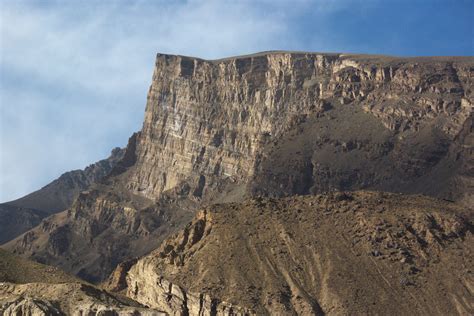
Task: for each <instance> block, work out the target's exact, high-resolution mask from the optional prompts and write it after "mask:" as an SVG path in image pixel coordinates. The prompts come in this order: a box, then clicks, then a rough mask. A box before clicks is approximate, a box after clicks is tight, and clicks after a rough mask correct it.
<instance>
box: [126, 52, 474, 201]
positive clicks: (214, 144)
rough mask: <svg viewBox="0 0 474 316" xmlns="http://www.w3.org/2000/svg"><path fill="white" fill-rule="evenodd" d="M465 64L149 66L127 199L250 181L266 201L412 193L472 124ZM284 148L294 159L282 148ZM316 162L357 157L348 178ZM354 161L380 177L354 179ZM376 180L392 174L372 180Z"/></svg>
mask: <svg viewBox="0 0 474 316" xmlns="http://www.w3.org/2000/svg"><path fill="white" fill-rule="evenodd" d="M473 64H474V62H473V59H472V58H418V59H400V58H391V57H377V56H356V55H341V54H329V55H328V54H305V53H284V52H282V53H268V54H257V55H252V56H243V57H237V58H229V59H224V60H217V61H205V60H200V59H196V58H189V57H182V56H169V55H161V54H159V55H158V56H157V60H156V65H155V70H154V74H153V81H152V84H151V87H150V91H149V94H148V102H147V107H146V112H145V121H144V125H143V129H142V132H141V136H140V137H139V139H138V143H137V163H136V169H135V170H134V172H133V173H132V174H131V176H130V178H129V181H128V187H129V188H130V189H131V190H133V191H134V192H137V193H139V194H141V195H144V196H146V197H149V198H157V197H159V196H160V194H161V193H162V192H164V191H166V190H170V189H172V188H176V187H177V186H184V188H185V192H186V193H189V194H190V195H192V196H196V197H203V196H206V192H207V193H210V192H213V191H215V190H214V189H215V188H216V187H219V184H222V183H223V181H224V179H227V180H230V181H231V182H236V183H244V184H247V183H249V182H251V181H252V180H254V179H255V178H257V180H258V181H257V182H258V183H259V185H258V186H259V187H261V186H270V187H275V186H276V188H274V189H272V192H264V193H267V194H268V193H270V194H276V195H281V194H292V193H305V191H306V192H307V191H308V190H309V188H310V187H311V186H313V185H314V184H316V186H315V188H314V189H313V191H319V192H320V191H327V190H328V189H356V188H360V187H374V188H379V187H380V188H385V189H390V190H395V191H413V190H415V191H419V192H424V189H423V188H421V187H422V185H418V186H416V185H415V184H413V183H415V182H416V181H417V180H418V178H420V177H423V176H425V175H427V174H429V173H430V172H432V169H433V167H434V166H435V165H436V164H437V163H438V162H440V161H441V160H442V159H443V158H444V157H445V156H446V155H447V153H448V151H449V148H450V143H451V142H452V140H453V139H454V138H455V137H456V136H457V135H458V134H459V133H460V131H461V130H462V129H463V125H464V124H466V122H467V121H468V119H469V116H470V115H472V104H473V102H474V99H473V90H472V80H473V79H472V76H473ZM308 121H309V122H311V123H310V124H308V123H307V122H308ZM316 128H320V129H321V130H318V131H316V133H315V129H316ZM465 128H468V129H470V127H465ZM325 129H326V130H325ZM292 133H293V134H292ZM295 134H296V135H295ZM313 134H316V135H313ZM325 134H328V137H325ZM338 134H339V135H338ZM290 136H291V138H292V139H288V138H289V137H290ZM295 139H297V140H303V142H304V143H303V144H302V145H303V146H304V148H303V147H302V148H295V147H296V146H293V148H291V145H290V144H288V142H290V143H294V141H295ZM420 143H422V146H418V145H419V144H420ZM471 145H472V144H471ZM328 146H329V147H331V148H330V149H328V148H326V147H328ZM275 147H276V149H275ZM278 147H283V148H280V150H278V149H279V148H278ZM407 147H409V150H408V151H405V148H407ZM325 150H326V151H338V152H340V153H339V154H340V157H338V159H337V160H339V161H344V160H353V158H354V157H350V156H351V155H352V154H354V153H349V154H347V152H350V151H353V150H354V151H355V152H356V155H358V156H361V157H357V159H355V166H353V167H352V169H350V168H341V166H335V165H333V164H332V163H330V162H327V161H325V158H326V157H319V156H318V154H319V153H320V152H323V151H325ZM301 152H305V153H304V154H301ZM281 155H292V156H294V157H295V160H297V161H296V162H295V163H294V164H293V165H292V162H291V160H284V162H283V164H285V165H286V167H287V168H284V170H283V171H282V172H281V173H282V174H283V175H281V174H279V173H280V172H279V170H276V174H274V173H275V172H274V171H272V170H269V169H271V167H272V166H273V165H275V161H276V163H277V164H278V163H279V162H282V161H283V159H281V158H280V156H281ZM413 155H414V156H413ZM466 155H471V157H472V149H471V150H470V152H469V153H466ZM326 156H327V155H326ZM387 157H388V158H387ZM364 159H365V160H369V161H370V163H373V164H374V165H376V164H377V163H379V164H383V165H384V166H383V168H382V167H380V166H377V167H372V170H370V172H365V171H364V170H360V169H364V166H363V163H361V162H360V160H364ZM278 160H280V161H278ZM329 160H334V159H333V158H332V157H331V159H329ZM288 163H289V164H290V165H288ZM268 164H270V166H267V165H268ZM318 164H319V165H318ZM288 167H289V168H288ZM387 168H389V169H390V168H391V169H393V170H394V171H393V172H385V173H384V171H383V170H380V169H387ZM288 169H293V170H296V169H302V170H301V171H300V172H298V174H297V175H294V177H293V178H299V179H300V180H299V181H303V182H306V183H293V182H295V181H294V180H293V179H289V175H288ZM346 169H347V170H346ZM410 169H411V170H410ZM272 173H273V174H272ZM358 174H360V175H358ZM281 177H283V178H285V179H280V178H281ZM429 177H430V175H428V178H429ZM330 178H332V179H333V180H330ZM334 178H336V181H334ZM357 178H362V180H361V179H357ZM301 179H302V180H301ZM275 180H276V181H275ZM296 181H298V180H296ZM305 186H306V187H305ZM410 186H411V187H412V188H411V190H410V189H408V190H407V187H410ZM459 190H462V188H460V189H459ZM298 191H301V192H298ZM438 191H439V192H436V193H434V194H438V193H439V195H443V194H444V195H445V196H444V197H449V198H453V196H452V195H456V194H457V193H458V192H455V193H453V194H451V193H449V192H448V193H447V192H444V191H446V190H445V188H440V189H439V190H438ZM424 193H432V192H424ZM432 194H433V193H432ZM462 194H463V193H460V194H458V195H461V196H462ZM458 197H459V196H455V197H454V198H458Z"/></svg>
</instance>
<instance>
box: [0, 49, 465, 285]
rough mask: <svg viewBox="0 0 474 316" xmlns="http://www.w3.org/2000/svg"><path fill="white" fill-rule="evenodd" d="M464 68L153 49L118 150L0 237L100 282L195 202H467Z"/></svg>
mask: <svg viewBox="0 0 474 316" xmlns="http://www.w3.org/2000/svg"><path fill="white" fill-rule="evenodd" d="M473 73H474V58H472V57H442V58H441V57H440V58H434V57H433V58H392V57H383V56H362V55H360V56H359V55H342V54H317V53H314V54H313V53H287V52H271V53H261V54H256V55H249V56H242V57H235V58H228V59H223V60H215V61H206V60H201V59H197V58H191V57H183V56H170V55H161V54H159V55H158V56H157V59H156V65H155V69H154V74H153V80H152V84H151V87H150V91H149V94H148V101H147V106H146V111H145V120H144V124H143V128H142V130H141V131H140V132H139V133H137V134H135V135H133V136H132V137H131V139H130V141H129V144H128V146H127V150H126V152H125V153H124V154H123V158H122V159H121V160H120V161H119V162H117V163H116V164H115V167H114V168H113V169H112V170H111V171H110V173H109V175H108V176H107V177H105V178H104V179H103V181H101V183H100V184H97V185H95V186H92V187H90V188H89V190H88V191H87V192H83V193H82V194H81V195H80V196H79V197H78V198H77V200H76V202H75V203H74V204H73V205H72V206H71V207H70V208H69V209H68V210H66V211H64V212H62V213H59V214H56V215H54V216H52V217H49V218H48V219H46V220H44V221H43V222H42V223H41V224H40V225H38V226H37V227H36V228H34V229H32V230H30V231H28V232H26V233H25V234H23V235H22V236H19V237H18V238H16V239H15V240H13V241H11V242H9V243H8V244H6V245H4V246H5V247H6V248H8V249H10V250H12V251H14V252H16V253H18V254H21V255H23V256H26V257H32V258H35V259H36V260H40V261H41V262H45V263H50V264H55V265H58V266H60V267H62V268H63V269H65V270H67V271H68V272H72V273H75V274H78V275H80V276H82V277H84V278H87V279H88V280H92V281H100V280H103V279H104V278H105V277H106V276H107V275H108V274H109V273H110V272H111V271H112V269H113V267H114V266H115V265H116V264H118V263H119V262H121V261H123V260H127V259H130V258H132V257H135V256H141V255H143V254H144V253H146V252H148V251H150V250H152V249H154V247H156V246H158V244H159V243H160V242H161V241H162V240H163V239H164V238H165V237H166V236H168V234H170V233H171V232H173V231H175V230H176V229H178V228H180V227H182V226H184V225H185V224H186V222H187V221H188V220H189V219H190V218H191V217H192V215H193V213H194V211H195V210H196V209H197V208H198V207H199V206H200V205H206V204H211V203H216V202H229V201H242V200H243V199H244V198H245V197H248V196H258V195H264V196H271V197H280V196H287V195H294V194H312V193H320V192H328V191H334V190H357V189H361V188H367V189H375V190H384V191H395V192H405V193H424V194H429V195H433V196H437V197H441V198H446V199H450V200H455V201H458V202H460V203H465V204H466V205H468V206H472V203H470V202H472V197H473V192H474V189H473V185H474V184H473V167H474V166H473V161H474V159H473V151H472V148H473V145H474V143H473V141H474V140H473V137H472V116H473V114H472V104H473V103H474V94H473V83H472V80H473Z"/></svg>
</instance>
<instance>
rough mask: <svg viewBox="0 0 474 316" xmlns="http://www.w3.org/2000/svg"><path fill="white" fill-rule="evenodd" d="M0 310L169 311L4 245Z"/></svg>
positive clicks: (9, 312)
mask: <svg viewBox="0 0 474 316" xmlns="http://www.w3.org/2000/svg"><path fill="white" fill-rule="evenodd" d="M0 313H1V314H2V315H5V316H10V315H11V316H13V315H32V316H36V315H38V316H39V315H44V316H46V315H118V314H120V315H137V316H139V315H165V314H164V313H162V312H159V311H158V310H155V309H149V308H146V307H144V306H142V305H140V304H139V303H137V302H134V301H133V300H130V299H128V298H125V297H121V296H117V295H115V294H110V293H108V292H106V291H104V290H101V289H99V288H97V287H94V286H93V285H91V284H87V283H85V282H84V281H81V280H79V279H77V278H75V277H73V276H71V275H68V274H66V273H64V272H63V271H61V270H59V269H57V268H55V267H50V266H45V265H42V264H39V263H36V262H31V261H28V260H25V259H22V258H18V257H16V256H14V255H12V254H10V253H8V252H6V251H4V250H1V249H0Z"/></svg>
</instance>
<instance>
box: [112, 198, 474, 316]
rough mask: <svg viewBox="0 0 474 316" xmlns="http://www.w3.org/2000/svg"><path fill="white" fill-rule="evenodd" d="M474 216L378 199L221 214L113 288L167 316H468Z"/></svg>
mask: <svg viewBox="0 0 474 316" xmlns="http://www.w3.org/2000/svg"><path fill="white" fill-rule="evenodd" d="M472 215H473V212H472V210H471V211H468V210H466V209H462V208H459V207H458V206H455V205H454V204H453V203H449V202H442V201H439V200H435V199H430V198H426V197H422V196H409V195H401V194H388V193H379V192H354V193H333V194H326V195H316V196H294V197H288V198H283V199H274V198H256V199H252V200H248V201H246V202H244V203H241V204H238V203H231V204H219V205H214V206H210V207H208V208H206V209H204V210H202V211H200V212H199V213H198V214H197V215H196V217H195V219H194V220H193V221H192V222H191V223H190V224H188V225H187V226H186V227H185V228H184V229H183V230H182V231H180V232H179V233H178V234H176V235H175V236H173V237H171V238H169V239H168V240H166V241H165V242H164V243H163V244H162V245H161V246H160V248H159V249H157V250H156V251H154V252H152V253H151V254H150V255H148V256H146V257H144V258H142V259H140V260H138V262H136V263H135V264H133V265H132V266H131V267H128V272H127V269H121V270H120V272H117V273H118V274H119V275H120V274H121V275H122V277H121V278H119V277H118V276H117V275H115V276H114V278H115V280H116V281H115V282H112V283H113V284H115V289H116V290H122V291H126V293H127V294H128V295H129V296H130V297H131V298H134V299H136V300H137V301H139V302H141V303H143V304H145V305H147V306H151V307H155V308H159V309H162V310H164V311H167V312H169V313H170V314H173V311H176V310H178V311H189V313H190V315H201V314H200V313H198V311H199V308H200V307H201V308H202V306H205V305H206V304H208V306H209V309H210V310H211V309H214V310H217V311H219V310H225V308H227V310H229V308H232V306H240V307H238V308H236V307H234V311H236V312H241V313H256V314H257V315H267V314H268V315H294V314H298V315H325V314H331V315H347V314H353V315H362V314H363V315H375V314H379V315H409V314H410V315H454V314H459V315H471V314H472V313H473V312H474V296H473V292H472V288H473V286H474V283H473V282H474V275H473V271H472V267H473V265H472V259H473V251H474V239H473V233H474V230H473V228H474V227H473V226H472V224H473V222H472V219H473V217H472ZM120 279H122V280H126V282H125V283H123V282H122V283H120V282H118V281H119V280H120ZM203 302H204V304H203ZM223 302H226V303H223ZM218 314H219V313H218ZM180 315H186V313H185V312H182V313H181V314H180ZM211 315H212V313H211Z"/></svg>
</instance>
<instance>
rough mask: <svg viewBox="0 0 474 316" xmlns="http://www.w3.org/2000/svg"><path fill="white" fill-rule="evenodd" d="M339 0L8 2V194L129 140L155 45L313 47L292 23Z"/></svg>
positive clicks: (200, 52) (4, 38) (4, 52)
mask: <svg viewBox="0 0 474 316" xmlns="http://www.w3.org/2000/svg"><path fill="white" fill-rule="evenodd" d="M342 3H344V1H342ZM340 4H341V1H330V0H320V1H316V2H312V1H296V2H293V1H276V2H275V1H262V2H258V3H255V2H253V1H184V2H168V1H138V2H134V3H133V4H127V2H125V1H123V2H120V1H103V2H99V1H97V2H96V1H90V2H84V1H82V2H81V1H76V2H45V1H38V2H34V1H30V2H28V1H25V2H19V3H18V2H13V1H4V2H2V4H1V8H0V11H1V13H0V21H1V22H0V27H1V33H0V57H1V62H0V68H1V69H0V70H1V73H2V75H1V77H0V84H1V90H0V97H1V99H0V102H1V104H0V106H1V109H0V110H1V120H0V122H1V125H0V133H1V135H0V139H1V144H0V145H1V147H0V150H1V153H0V173H1V177H0V201H6V200H10V199H13V198H17V197H20V196H22V195H24V194H26V193H29V192H31V191H33V190H35V189H38V188H39V187H40V186H42V185H44V184H46V183H48V182H49V181H51V180H52V179H53V178H54V177H57V176H58V175H59V174H61V173H62V172H65V171H67V170H70V169H77V168H83V167H84V166H85V165H87V164H89V163H91V162H93V161H96V160H98V159H101V158H104V157H105V156H107V154H108V152H109V151H110V149H111V148H112V147H114V146H117V145H122V146H123V145H125V143H126V141H127V138H128V135H130V134H131V133H132V132H133V131H136V130H138V129H140V127H141V126H140V125H141V120H142V117H143V111H144V107H145V101H146V91H147V88H148V85H149V81H150V78H151V74H152V70H153V69H152V68H153V64H154V57H155V54H156V53H157V52H163V53H176V54H183V55H192V56H199V57H202V58H221V57H226V56H230V55H239V54H246V53H252V52H256V51H262V50H270V49H293V48H300V49H301V48H304V47H309V46H310V45H307V44H308V43H301V42H300V40H299V39H298V36H295V34H294V33H293V31H294V30H293V29H292V23H294V22H295V21H296V20H297V19H298V16H299V15H301V14H303V13H304V12H305V10H308V9H309V8H312V9H314V10H317V11H318V10H319V11H321V12H324V11H328V10H336V9H337V7H338V6H340ZM305 45H306V46H305Z"/></svg>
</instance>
